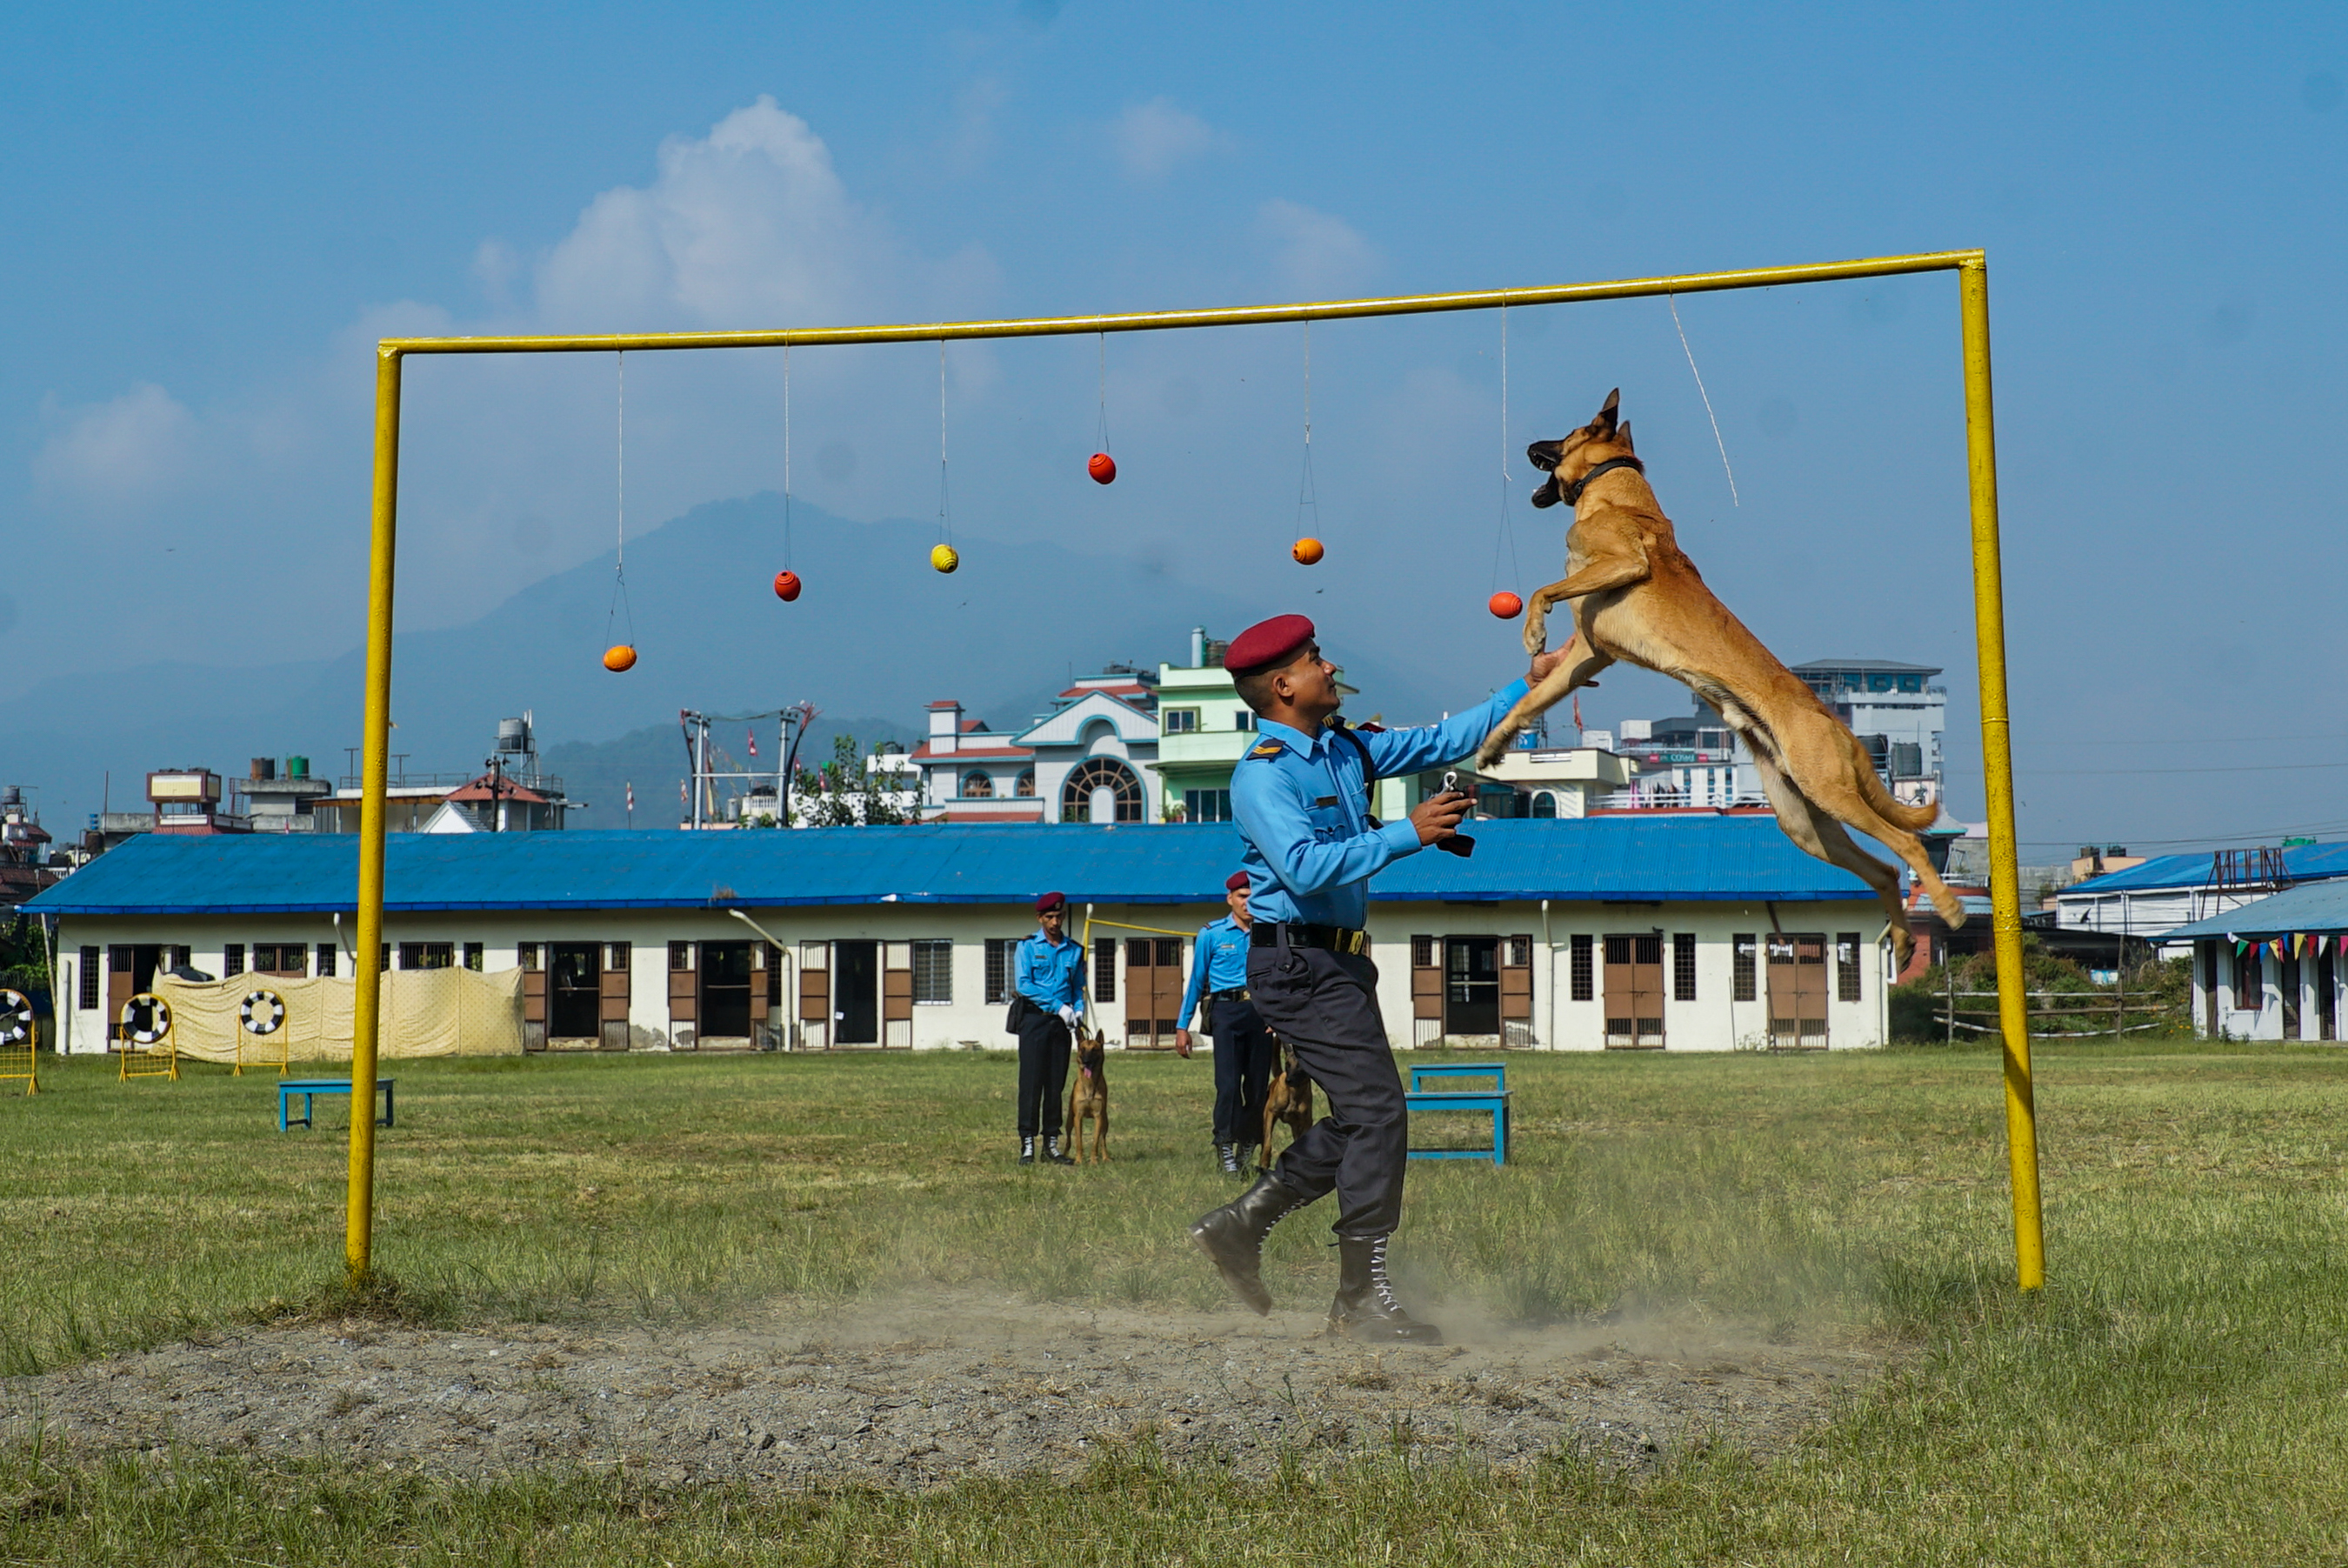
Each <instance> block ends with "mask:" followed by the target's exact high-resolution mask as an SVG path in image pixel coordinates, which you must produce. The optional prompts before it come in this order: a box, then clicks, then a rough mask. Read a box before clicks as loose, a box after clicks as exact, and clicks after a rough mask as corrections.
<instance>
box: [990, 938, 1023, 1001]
mask: <svg viewBox="0 0 2348 1568" xmlns="http://www.w3.org/2000/svg"><path fill="white" fill-rule="evenodd" d="M1018 945H1019V938H1017V937H1014V936H990V937H988V938H987V939H986V999H987V1001H989V1002H990V1003H993V1002H1008V1001H1010V1000H1011V950H1012V949H1013V948H1014V947H1016V946H1018Z"/></svg>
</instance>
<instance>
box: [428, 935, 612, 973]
mask: <svg viewBox="0 0 2348 1568" xmlns="http://www.w3.org/2000/svg"><path fill="white" fill-rule="evenodd" d="M621 945H623V946H625V945H626V944H624V943H623V944H621ZM485 961H486V954H484V953H483V952H482V949H481V944H479V943H478V942H468V943H467V944H465V967H466V968H468V969H469V970H471V971H472V972H473V973H474V974H476V975H479V973H480V972H481V967H482V965H483V964H484V962H485ZM615 967H623V966H621V965H615Z"/></svg>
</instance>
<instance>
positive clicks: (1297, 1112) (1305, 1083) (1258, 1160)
mask: <svg viewBox="0 0 2348 1568" xmlns="http://www.w3.org/2000/svg"><path fill="white" fill-rule="evenodd" d="M1283 1121H1284V1122H1286V1123H1288V1140H1289V1142H1291V1143H1294V1142H1295V1141H1296V1140H1298V1139H1300V1138H1302V1137H1303V1136H1304V1134H1305V1130H1307V1129H1308V1128H1310V1127H1311V1126H1312V1125H1313V1080H1312V1079H1311V1078H1306V1077H1305V1076H1304V1069H1303V1068H1301V1067H1299V1066H1297V1065H1296V1052H1295V1050H1294V1048H1293V1047H1291V1046H1290V1045H1289V1043H1288V1042H1287V1041H1286V1040H1282V1041H1281V1042H1280V1067H1279V1068H1278V1070H1276V1071H1275V1072H1273V1074H1272V1078H1271V1081H1270V1082H1268V1083H1266V1084H1265V1085H1264V1088H1263V1141H1262V1143H1260V1144H1258V1145H1256V1155H1255V1168H1256V1169H1257V1170H1259V1171H1269V1170H1271V1169H1272V1129H1273V1128H1275V1127H1277V1126H1279V1125H1280V1124H1281V1123H1282V1122H1283Z"/></svg>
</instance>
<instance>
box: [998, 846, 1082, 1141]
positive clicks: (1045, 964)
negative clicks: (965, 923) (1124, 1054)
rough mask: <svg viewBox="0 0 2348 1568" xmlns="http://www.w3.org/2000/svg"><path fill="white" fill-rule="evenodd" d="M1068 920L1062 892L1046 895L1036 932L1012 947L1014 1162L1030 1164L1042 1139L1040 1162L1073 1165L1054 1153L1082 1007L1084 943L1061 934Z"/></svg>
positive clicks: (1040, 901)
mask: <svg viewBox="0 0 2348 1568" xmlns="http://www.w3.org/2000/svg"><path fill="white" fill-rule="evenodd" d="M1067 917H1068V901H1067V898H1066V895H1065V894H1062V893H1056V892H1047V893H1045V895H1044V896H1043V897H1041V898H1039V899H1037V900H1036V901H1035V922H1036V931H1035V934H1034V935H1033V936H1030V937H1027V938H1025V940H1023V941H1022V942H1021V943H1020V944H1019V945H1018V946H1017V947H1016V948H1014V949H1013V952H1014V954H1015V955H1016V956H1015V958H1014V969H1013V975H1012V988H1013V989H1014V991H1016V992H1017V993H1018V994H1019V995H1021V996H1023V997H1025V999H1026V1001H1027V1004H1028V1005H1027V1006H1025V1007H1024V1008H1022V1009H1021V1010H1020V1012H1021V1016H1020V1020H1019V1163H1020V1164H1022V1165H1033V1164H1034V1163H1035V1138H1036V1134H1037V1132H1038V1131H1039V1130H1040V1131H1041V1132H1042V1134H1043V1138H1044V1158H1045V1160H1048V1161H1051V1162H1052V1163H1053V1164H1055V1165H1074V1164H1075V1163H1076V1161H1073V1160H1071V1159H1069V1158H1068V1157H1067V1156H1066V1155H1065V1154H1063V1153H1061V1152H1060V1095H1061V1091H1062V1090H1063V1089H1065V1088H1066V1087H1067V1083H1068V1043H1069V1037H1070V1036H1071V1035H1072V1034H1073V1033H1074V1032H1075V1030H1076V1021H1077V1020H1078V1019H1079V1018H1081V1017H1082V1016H1084V1009H1085V972H1084V963H1085V950H1084V944H1081V943H1078V942H1075V941H1072V940H1071V939H1070V938H1069V936H1068V934H1067V933H1066V932H1065V931H1063V930H1061V926H1062V925H1063V924H1065V923H1066V920H1067Z"/></svg>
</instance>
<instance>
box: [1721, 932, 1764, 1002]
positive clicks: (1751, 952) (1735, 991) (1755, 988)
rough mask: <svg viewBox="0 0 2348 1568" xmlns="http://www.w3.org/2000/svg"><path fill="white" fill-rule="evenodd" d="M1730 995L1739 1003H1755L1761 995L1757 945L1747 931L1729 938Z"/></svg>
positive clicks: (1752, 935)
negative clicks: (1730, 955)
mask: <svg viewBox="0 0 2348 1568" xmlns="http://www.w3.org/2000/svg"><path fill="white" fill-rule="evenodd" d="M1728 941H1729V951H1730V953H1731V954H1732V959H1731V963H1730V965H1729V983H1730V985H1731V986H1732V987H1733V988H1732V990H1731V992H1730V995H1732V996H1733V997H1734V998H1735V1000H1737V1001H1739V1002H1752V1001H1757V1000H1758V999H1759V998H1760V995H1761V965H1760V954H1759V952H1758V948H1759V945H1760V944H1759V943H1758V942H1757V941H1756V938H1755V937H1754V934H1752V933H1751V932H1749V931H1740V932H1738V933H1737V934H1735V935H1734V936H1732V937H1730V938H1729V939H1728Z"/></svg>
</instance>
